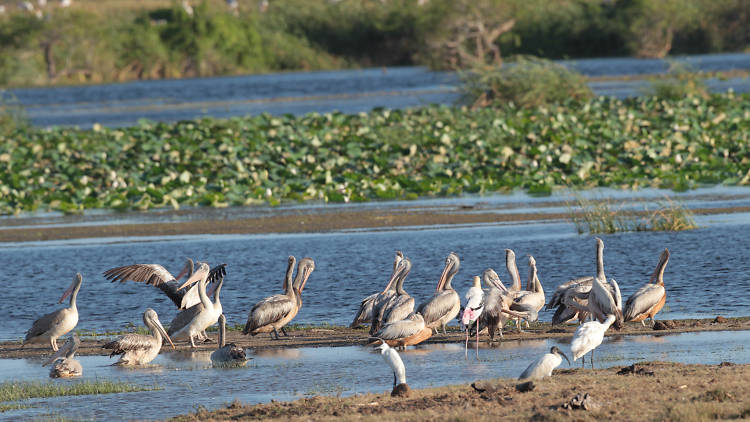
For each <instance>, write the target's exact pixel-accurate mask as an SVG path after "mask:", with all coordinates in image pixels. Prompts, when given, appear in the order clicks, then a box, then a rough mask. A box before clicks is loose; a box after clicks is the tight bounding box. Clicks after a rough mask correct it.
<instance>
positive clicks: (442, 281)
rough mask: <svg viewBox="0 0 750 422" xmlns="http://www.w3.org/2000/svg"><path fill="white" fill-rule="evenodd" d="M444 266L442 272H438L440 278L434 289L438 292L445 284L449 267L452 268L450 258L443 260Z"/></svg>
mask: <svg viewBox="0 0 750 422" xmlns="http://www.w3.org/2000/svg"><path fill="white" fill-rule="evenodd" d="M445 261H446V262H445V267H444V268H443V273H442V274H440V280H439V281H438V285H437V288H436V289H435V291H436V292H439V291H440V290H442V288H443V286H444V285H445V281H446V280H447V279H448V274H449V273H450V272H451V269H452V268H453V260H452V259H446V260H445Z"/></svg>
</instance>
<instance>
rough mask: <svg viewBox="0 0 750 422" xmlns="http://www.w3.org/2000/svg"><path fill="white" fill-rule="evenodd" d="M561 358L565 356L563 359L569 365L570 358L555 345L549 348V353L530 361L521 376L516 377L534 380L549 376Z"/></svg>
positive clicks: (558, 364)
mask: <svg viewBox="0 0 750 422" xmlns="http://www.w3.org/2000/svg"><path fill="white" fill-rule="evenodd" d="M562 358H565V360H567V361H568V365H570V359H568V357H567V356H565V353H563V352H561V351H560V349H558V348H557V346H553V347H552V348H551V349H550V350H549V353H545V354H544V356H542V357H540V358H539V359H537V360H535V361H534V362H532V363H531V365H529V367H528V368H526V370H525V371H523V372H522V373H521V376H520V377H518V379H520V380H522V379H533V380H535V379H541V378H544V377H551V376H552V370H553V369H555V368H557V367H558V366H560V364H561V363H562Z"/></svg>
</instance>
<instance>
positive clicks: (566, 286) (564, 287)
mask: <svg viewBox="0 0 750 422" xmlns="http://www.w3.org/2000/svg"><path fill="white" fill-rule="evenodd" d="M593 281H594V277H591V276H589V277H579V278H574V279H573V280H570V281H567V282H565V283H563V284H561V285H559V286H557V290H555V293H553V294H552V298H551V299H550V300H549V303H547V306H546V308H545V309H547V310H550V309H552V308H554V307H557V306H560V304H561V303H562V300H563V297H564V296H565V294H566V293H567V292H568V291H569V290H570V289H580V288H581V287H582V286H588V287H589V289H591V283H593Z"/></svg>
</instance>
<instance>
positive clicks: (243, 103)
mask: <svg viewBox="0 0 750 422" xmlns="http://www.w3.org/2000/svg"><path fill="white" fill-rule="evenodd" d="M670 60H674V61H678V62H682V63H686V64H688V65H689V66H690V67H691V68H693V69H695V70H699V71H721V70H732V69H750V54H744V53H732V54H710V55H696V56H684V57H672V58H670ZM560 63H562V64H563V65H565V66H568V67H572V68H575V69H576V70H578V71H579V72H581V73H583V74H585V75H587V76H622V75H644V74H656V73H664V72H666V71H667V70H668V69H669V66H670V65H669V62H668V61H667V60H662V59H636V58H600V59H578V60H566V61H561V62H560ZM458 83H459V80H458V77H457V75H456V74H454V73H451V72H433V71H429V70H427V69H426V68H423V67H392V68H371V69H358V70H341V71H324V72H288V73H276V74H265V75H244V76H229V77H215V78H196V79H181V80H158V81H135V82H127V83H118V84H102V85H86V86H62V87H44V88H29V89H14V90H9V92H10V94H11V95H13V96H14V97H15V98H17V100H18V102H19V104H21V105H22V106H23V107H24V108H25V110H26V113H27V116H28V117H29V118H30V120H31V121H32V123H33V124H35V125H38V126H55V125H61V126H81V127H91V125H93V124H94V123H99V124H102V125H105V126H113V127H117V126H127V125H133V124H135V123H136V122H137V121H138V120H139V119H150V120H156V121H176V120H184V119H193V118H200V117H209V116H210V117H230V116H242V115H248V114H253V115H254V114H260V113H270V114H286V113H291V114H304V113H310V112H319V113H323V112H330V111H335V110H338V111H341V112H345V113H357V112H364V111H369V110H371V109H373V108H375V107H386V108H405V107H416V106H422V105H425V104H431V103H436V104H453V103H454V102H456V101H457V100H458V99H459V98H460V94H459V93H458V91H457V86H458ZM647 85H648V82H644V81H597V82H592V83H591V87H592V89H593V90H594V92H595V94H596V95H611V96H615V97H620V98H622V97H628V96H635V95H641V94H642V93H643V92H644V89H645V88H646V87H647ZM709 86H710V88H711V89H713V90H716V91H726V90H727V89H729V88H732V89H734V90H735V91H737V92H747V91H750V81H748V80H746V79H741V78H731V79H728V80H710V81H709Z"/></svg>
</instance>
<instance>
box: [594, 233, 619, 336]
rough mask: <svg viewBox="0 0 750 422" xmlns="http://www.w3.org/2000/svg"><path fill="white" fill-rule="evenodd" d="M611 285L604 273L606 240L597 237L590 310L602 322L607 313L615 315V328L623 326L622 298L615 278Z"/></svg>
mask: <svg viewBox="0 0 750 422" xmlns="http://www.w3.org/2000/svg"><path fill="white" fill-rule="evenodd" d="M610 282H611V283H612V284H611V287H612V288H613V290H614V293H615V294H614V295H613V294H612V290H610V285H609V284H608V283H607V278H606V276H605V275H604V242H602V240H601V239H599V238H598V237H597V238H596V277H594V281H593V284H592V285H591V291H590V292H589V298H588V299H589V300H588V307H587V308H588V310H589V312H590V313H591V315H593V316H594V317H596V318H597V319H598V320H599V321H600V322H604V320H605V319H607V315H610V314H611V315H614V316H615V328H616V329H618V330H619V329H620V328H622V320H623V318H622V309H621V306H622V299H621V297H620V288H619V286H618V285H617V282H616V281H615V280H614V279H611V280H610Z"/></svg>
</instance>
